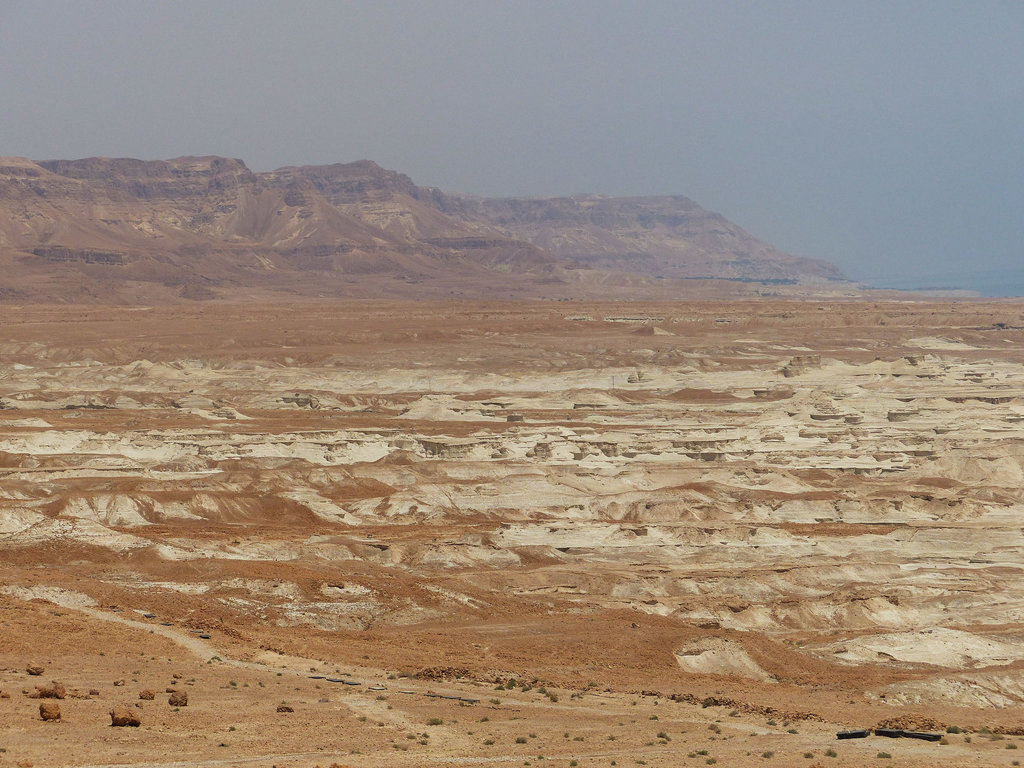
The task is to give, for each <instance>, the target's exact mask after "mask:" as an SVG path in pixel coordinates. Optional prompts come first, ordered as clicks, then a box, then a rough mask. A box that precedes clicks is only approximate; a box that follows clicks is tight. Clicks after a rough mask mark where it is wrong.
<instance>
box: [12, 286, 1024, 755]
mask: <svg viewBox="0 0 1024 768" xmlns="http://www.w3.org/2000/svg"><path fill="white" fill-rule="evenodd" d="M1022 342H1024V305H1021V304H1019V303H1012V302H956V303H952V302H945V303H943V302H938V301H935V302H931V301H930V302H921V301H918V302H908V301H888V302H873V301H868V300H863V301H856V302H838V301H833V302H795V301H782V300H767V299H766V300H761V301H757V302H745V303H738V302H724V301H723V302H711V301H709V302H691V303H676V304H668V303H666V304H643V305H641V304H636V303H622V304H594V303H589V304H585V303H573V302H537V303H532V304H530V303H518V304H485V303H479V304H475V303H465V302H464V303H447V304H441V303H415V304H414V303H406V304H402V303H381V302H374V303H371V302H314V303H303V304H291V305H287V304H251V305H242V304H210V305H202V306H199V305H197V306H195V307H186V308H182V307H176V308H146V307H140V308H131V309H126V308H116V309H114V308H97V307H89V308H81V307H72V306H68V307H55V306H25V307H13V306H10V305H8V306H4V307H2V308H0V406H2V408H0V691H3V692H4V693H6V694H8V695H9V698H0V750H2V751H0V766H6V765H11V766H14V765H23V766H24V765H27V764H28V763H31V764H33V765H36V766H61V765H80V766H86V765H147V766H157V765H167V766H170V765H261V766H263V765H265V766H271V765H280V766H284V765H288V766H314V765H321V766H324V768H326V767H327V766H329V765H331V764H333V763H337V764H339V765H352V766H363V765H365V766H383V765H410V766H419V765H424V766H426V765H485V764H492V763H508V764H513V765H524V764H531V765H545V764H553V765H558V766H573V765H578V766H597V765H613V764H615V765H623V766H624V765H637V764H646V765H652V766H660V765H680V764H682V765H705V764H708V765H711V764H714V762H712V761H717V762H718V763H719V764H721V765H730V766H731V765H739V766H746V765H771V764H778V765H792V764H797V765H808V766H811V765H835V766H853V765H866V764H870V765H878V764H887V765H888V764H892V765H908V766H918V765H920V766H926V765H935V764H936V763H937V762H939V761H942V762H943V763H945V764H948V765H972V766H973V765H1007V766H1009V765H1013V764H1014V761H1015V759H1016V757H1015V756H1016V755H1017V754H1018V752H1016V751H1014V750H1015V748H1016V746H1017V744H1018V743H1019V741H1020V738H1019V737H1018V735H1016V734H1022V733H1024V722H1021V720H1020V716H1019V712H1020V707H1021V703H1022V701H1024V643H1022V638H1024V587H1022V586H1021V578H1020V576H1021V573H1022V570H1024V557H1022V545H1024V534H1022V529H1021V526H1020V522H1019V521H1020V519H1021V512H1022V511H1024V493H1022V490H1021V488H1022V485H1024V441H1022V437H1024V431H1022V426H1021V425H1022V423H1024V397H1022V394H1021V392H1022V385H1024V345H1022ZM32 664H38V665H41V666H43V667H44V668H45V671H44V673H43V675H41V676H30V675H28V673H27V671H26V670H27V667H28V666H29V665H32ZM51 680H58V681H60V682H61V683H62V684H63V685H64V686H65V687H66V689H67V691H68V693H67V697H66V698H65V699H63V700H61V701H59V702H58V703H59V704H60V707H61V710H62V720H61V722H59V723H52V722H43V721H42V720H41V719H40V717H39V704H40V701H39V700H37V699H35V698H31V697H29V696H28V695H27V693H31V692H32V691H34V690H35V686H36V685H38V684H44V683H47V682H49V681H51ZM122 680H123V681H124V685H115V681H118V682H119V681H122ZM346 682H349V683H358V685H348V684H346ZM167 688H178V689H181V690H185V691H187V692H188V694H189V703H188V706H187V707H178V708H175V707H172V706H170V705H169V704H168V703H167V699H168V696H169V695H170V694H169V693H168V692H166V689H167ZM144 689H151V690H153V691H154V692H155V694H156V696H155V699H154V700H140V699H139V698H138V696H139V692H140V691H141V690H144ZM90 691H95V693H90ZM26 692H27V693H26ZM446 697H447V698H446ZM118 703H126V704H128V705H129V707H130V708H132V709H134V710H136V711H137V712H138V714H139V716H140V718H141V720H142V725H141V726H140V727H139V728H112V727H110V725H109V723H110V718H109V715H108V712H109V711H110V709H111V707H112V706H114V705H115V704H118ZM282 703H283V704H286V705H287V706H290V707H292V708H293V709H294V711H293V712H278V711H277V707H278V705H279V704H282ZM705 705H706V706H705ZM886 725H888V726H895V727H906V728H918V729H925V730H930V731H934V732H936V733H938V732H945V731H946V730H947V728H952V729H953V730H954V731H957V730H959V732H954V733H949V734H947V735H946V736H945V743H942V744H939V743H930V742H924V741H915V740H911V739H906V738H903V739H885V738H883V737H880V736H871V737H869V738H867V739H863V740H856V741H837V740H836V739H835V733H836V731H838V730H843V729H846V728H872V727H881V726H886ZM830 751H831V752H835V755H832V754H830ZM880 754H889V755H891V757H890V758H886V757H881V756H879V755H880Z"/></svg>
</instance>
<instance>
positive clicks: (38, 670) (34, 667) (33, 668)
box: [25, 664, 43, 677]
mask: <svg viewBox="0 0 1024 768" xmlns="http://www.w3.org/2000/svg"><path fill="white" fill-rule="evenodd" d="M25 671H26V672H28V673H29V674H30V675H35V676H36V677H38V676H39V675H41V674H43V668H42V667H40V666H39V665H38V664H29V665H28V667H27V668H26V669H25Z"/></svg>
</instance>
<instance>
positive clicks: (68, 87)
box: [0, 0, 1024, 282]
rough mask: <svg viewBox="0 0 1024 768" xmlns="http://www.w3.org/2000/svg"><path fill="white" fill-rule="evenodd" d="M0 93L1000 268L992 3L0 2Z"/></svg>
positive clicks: (29, 128) (199, 133)
mask: <svg viewBox="0 0 1024 768" xmlns="http://www.w3.org/2000/svg"><path fill="white" fill-rule="evenodd" d="M0 105H2V107H0V154H6V155H25V156H28V157H31V158H34V159H53V158H74V157H85V156H91V155H108V156H129V157H140V158H167V157H174V156H178V155H184V154H221V155H228V156H232V157H240V158H242V159H244V160H245V161H246V162H247V163H248V164H249V165H250V167H252V168H253V169H254V170H269V169H271V168H274V167H278V166H281V165H290V164H300V163H330V162H339V161H341V162H347V161H352V160H357V159H361V158H369V159H372V160H376V161H377V162H379V163H381V164H382V165H384V166H386V167H389V168H394V169H397V170H400V171H403V172H405V173H408V174H409V175H410V176H412V177H413V179H414V181H416V182H417V183H419V184H424V185H433V186H440V187H443V188H446V189H454V190H460V191H467V192H476V193H480V194H484V195H531V194H537V195H542V194H564V193H573V192H603V193H608V194H616V195H629V194H645V193H654V194H668V193H679V194H685V195H687V196H689V197H692V198H693V199H695V200H696V201H697V202H699V203H701V204H702V205H704V206H705V207H707V208H710V209H712V210H717V211H719V212H721V213H723V214H724V215H726V216H727V217H728V218H730V219H732V220H733V221H735V222H736V223H738V224H740V225H741V226H743V227H745V228H746V229H748V230H749V231H750V232H752V233H753V234H755V235H757V236H759V237H762V238H764V239H766V240H768V241H769V242H772V243H773V244H774V245H776V246H778V247H780V248H782V249H783V250H786V251H789V252H791V253H794V254H797V255H800V256H811V257H820V258H825V259H829V260H831V261H833V262H835V263H836V264H838V265H839V266H840V267H841V268H843V269H844V270H845V271H846V272H847V273H848V274H850V275H851V276H853V277H855V278H858V279H862V280H868V281H881V280H884V279H886V278H887V277H899V276H903V275H907V274H913V275H916V274H922V275H925V276H935V278H936V280H939V278H940V276H941V275H942V274H944V273H953V272H962V271H963V270H964V269H965V267H966V268H969V269H973V268H978V269H989V270H990V269H1000V268H1015V269H1018V270H1021V271H1024V215H1022V213H1024V3H1022V2H1016V1H1013V2H1009V1H1004V2H995V1H991V2H988V1H985V0H972V1H970V2H958V3H953V2H942V0H930V1H928V2H897V1H895V0H892V1H890V2H853V1H852V0H843V1H841V2H839V1H835V2H829V1H827V0H816V1H815V2H798V1H795V0H794V1H792V2H786V1H784V0H775V1H765V2H731V1H730V0H708V1H707V2H653V1H651V2H641V1H639V0H633V1H632V2H611V1H609V0H590V1H589V2H557V1H554V0H549V1H546V2H533V1H531V0H517V1H516V2H498V1H497V0H491V1H486V2H481V1H477V2H455V1H453V0H433V1H424V2H415V3H413V2H373V3H370V2H348V3H345V2H289V3H283V2H281V3H269V2H254V1H251V2H175V3H155V2H153V3H151V2H135V1H134V0H133V1H132V2H84V1H82V0H78V1H76V2H21V1H19V0H0ZM926 282H927V281H926Z"/></svg>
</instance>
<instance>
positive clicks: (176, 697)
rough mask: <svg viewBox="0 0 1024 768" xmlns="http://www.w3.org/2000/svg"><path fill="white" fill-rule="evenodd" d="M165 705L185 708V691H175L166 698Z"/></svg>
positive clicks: (186, 700)
mask: <svg viewBox="0 0 1024 768" xmlns="http://www.w3.org/2000/svg"><path fill="white" fill-rule="evenodd" d="M167 703H168V704H170V705H171V706H172V707H187V706H188V694H187V693H185V691H175V692H174V693H172V694H171V695H170V696H168V697H167Z"/></svg>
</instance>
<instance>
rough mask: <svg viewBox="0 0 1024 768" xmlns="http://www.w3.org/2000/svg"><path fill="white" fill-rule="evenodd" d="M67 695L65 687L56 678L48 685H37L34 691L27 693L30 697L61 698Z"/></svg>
mask: <svg viewBox="0 0 1024 768" xmlns="http://www.w3.org/2000/svg"><path fill="white" fill-rule="evenodd" d="M67 695H68V692H67V689H66V688H65V687H64V686H63V685H62V684H61V683H58V682H57V681H56V680H51V681H50V684H49V685H37V686H36V691H35V693H32V694H29V698H31V699H63V698H64V697H65V696H67Z"/></svg>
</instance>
